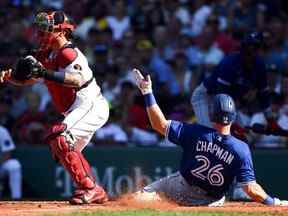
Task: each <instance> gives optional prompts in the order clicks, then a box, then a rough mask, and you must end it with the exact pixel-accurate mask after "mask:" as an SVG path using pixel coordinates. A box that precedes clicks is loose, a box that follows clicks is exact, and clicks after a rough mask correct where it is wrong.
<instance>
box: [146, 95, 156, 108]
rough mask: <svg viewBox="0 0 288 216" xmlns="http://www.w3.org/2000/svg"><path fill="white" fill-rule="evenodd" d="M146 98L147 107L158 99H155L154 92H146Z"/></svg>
mask: <svg viewBox="0 0 288 216" xmlns="http://www.w3.org/2000/svg"><path fill="white" fill-rule="evenodd" d="M144 100H145V105H146V108H147V107H150V106H153V105H154V104H156V99H155V97H154V95H153V93H148V94H145V95H144Z"/></svg>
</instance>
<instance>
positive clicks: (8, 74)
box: [0, 69, 37, 86]
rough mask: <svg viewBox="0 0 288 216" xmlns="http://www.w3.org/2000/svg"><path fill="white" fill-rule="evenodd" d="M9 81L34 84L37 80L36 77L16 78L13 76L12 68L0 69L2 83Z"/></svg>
mask: <svg viewBox="0 0 288 216" xmlns="http://www.w3.org/2000/svg"><path fill="white" fill-rule="evenodd" d="M5 82H9V83H12V84H13V85H18V86H21V85H32V84H34V83H35V82H37V81H36V80H34V79H29V80H21V81H20V80H16V79H14V78H13V76H12V69H7V70H2V71H0V83H5Z"/></svg>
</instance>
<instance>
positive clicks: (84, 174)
mask: <svg viewBox="0 0 288 216" xmlns="http://www.w3.org/2000/svg"><path fill="white" fill-rule="evenodd" d="M65 130H66V125H64V126H61V125H60V126H59V125H57V126H56V127H55V128H52V131H53V133H52V134H50V135H49V136H48V138H47V139H46V141H47V142H48V144H49V145H50V148H51V151H52V154H53V156H54V157H56V158H57V159H58V160H59V161H60V163H61V164H62V165H63V166H64V167H65V168H66V170H67V171H68V172H69V173H70V175H71V177H72V179H73V180H74V181H75V183H76V184H77V186H78V187H79V188H82V189H90V188H93V187H94V186H95V182H94V178H93V176H92V171H91V167H90V165H89V163H88V162H87V160H86V159H85V158H84V156H83V155H82V153H81V152H80V151H78V150H75V145H74V142H73V137H71V136H70V134H69V132H67V131H65ZM67 136H68V138H67Z"/></svg>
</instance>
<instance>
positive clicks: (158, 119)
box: [146, 104, 168, 135]
mask: <svg viewBox="0 0 288 216" xmlns="http://www.w3.org/2000/svg"><path fill="white" fill-rule="evenodd" d="M146 110H147V113H148V116H149V120H150V123H151V126H152V128H153V129H154V130H156V131H158V132H159V133H160V134H162V135H165V133H166V129H167V127H168V121H167V120H166V118H165V116H164V114H163V112H162V111H161V109H160V107H159V106H158V105H157V104H154V105H152V106H150V107H147V108H146Z"/></svg>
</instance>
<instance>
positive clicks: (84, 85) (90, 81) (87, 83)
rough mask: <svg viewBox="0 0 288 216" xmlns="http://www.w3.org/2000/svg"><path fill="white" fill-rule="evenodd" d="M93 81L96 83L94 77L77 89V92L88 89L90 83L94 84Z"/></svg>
mask: <svg viewBox="0 0 288 216" xmlns="http://www.w3.org/2000/svg"><path fill="white" fill-rule="evenodd" d="M93 81H94V77H92V78H91V79H89V80H88V81H87V82H85V83H84V84H83V85H82V86H81V87H80V88H75V89H76V90H77V91H80V90H81V89H83V88H86V87H88V86H89V85H90V83H92V82H93Z"/></svg>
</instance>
